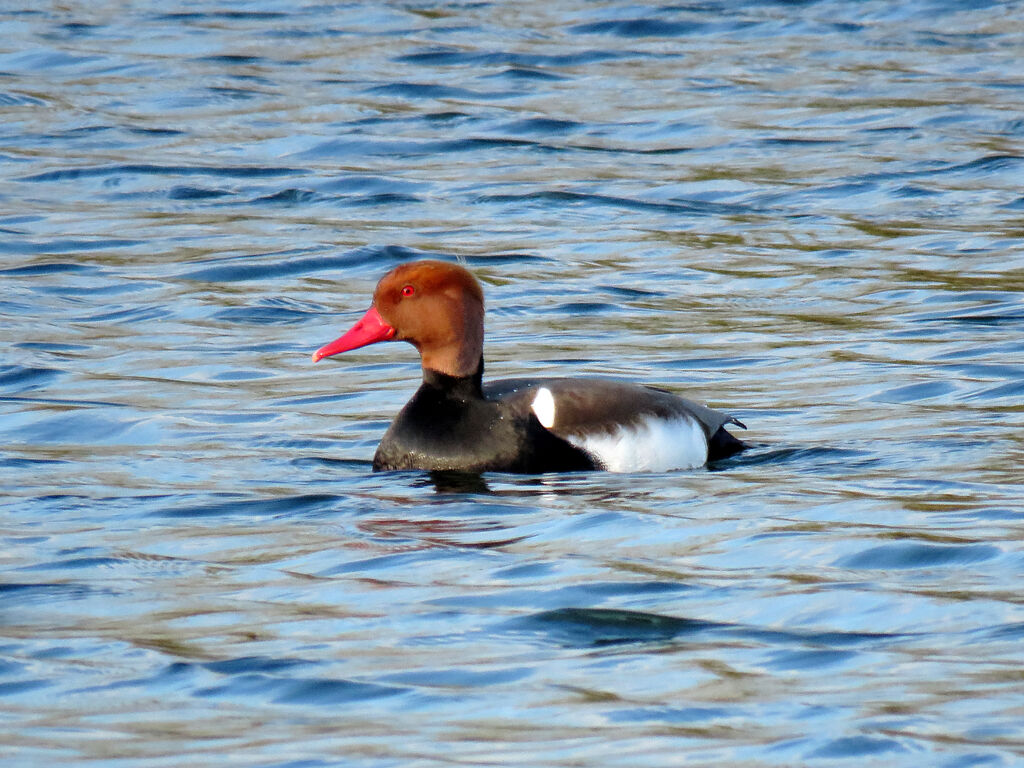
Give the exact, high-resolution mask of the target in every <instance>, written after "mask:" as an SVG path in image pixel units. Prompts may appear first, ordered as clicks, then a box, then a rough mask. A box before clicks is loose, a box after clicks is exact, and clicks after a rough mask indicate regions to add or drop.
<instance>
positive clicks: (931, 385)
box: [868, 381, 958, 403]
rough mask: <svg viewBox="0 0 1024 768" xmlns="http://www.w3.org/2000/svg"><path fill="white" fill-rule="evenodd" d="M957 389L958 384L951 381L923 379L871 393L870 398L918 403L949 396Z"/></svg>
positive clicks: (879, 400) (884, 401) (889, 401)
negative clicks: (915, 382)
mask: <svg viewBox="0 0 1024 768" xmlns="http://www.w3.org/2000/svg"><path fill="white" fill-rule="evenodd" d="M957 389H958V385H957V384H955V383H953V382H949V381H922V382H920V383H918V384H907V385H905V386H902V387H894V388H892V389H887V390H885V391H883V392H878V393H876V394H873V395H871V396H870V397H869V398H868V399H869V400H872V401H874V402H879V403H917V402H920V401H922V400H934V399H936V398H944V397H947V396H949V395H951V394H952V393H954V392H956V391H957Z"/></svg>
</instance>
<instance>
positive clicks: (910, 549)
mask: <svg viewBox="0 0 1024 768" xmlns="http://www.w3.org/2000/svg"><path fill="white" fill-rule="evenodd" d="M1001 554H1002V551H1001V550H1000V549H999V547H996V546H993V545H991V544H922V543H919V542H912V541H901V542H898V543H894V544H882V545H880V546H876V547H870V548H868V549H865V550H862V551H861V552H857V553H856V554H853V555H848V556H846V557H842V558H840V559H839V560H837V561H836V562H835V565H836V566H837V567H839V568H856V569H868V570H890V569H907V568H944V567H951V566H967V565H971V564H973V563H981V562H985V561H986V560H993V559H995V558H997V557H999V556H1000V555H1001Z"/></svg>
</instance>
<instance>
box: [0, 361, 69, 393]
mask: <svg viewBox="0 0 1024 768" xmlns="http://www.w3.org/2000/svg"><path fill="white" fill-rule="evenodd" d="M64 373H65V372H64V371H58V370H55V369H53V368H26V367H25V366H21V365H0V391H2V392H30V391H32V390H34V389H40V388H42V387H45V386H47V385H49V384H52V383H53V381H54V380H55V379H57V378H59V377H60V376H62V375H64Z"/></svg>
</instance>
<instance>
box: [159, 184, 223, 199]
mask: <svg viewBox="0 0 1024 768" xmlns="http://www.w3.org/2000/svg"><path fill="white" fill-rule="evenodd" d="M233 194H235V193H234V192H232V191H231V190H227V189H211V188H209V187H190V186H177V187H171V189H170V190H168V192H167V197H168V199H170V200H212V199H216V198H219V197H228V196H230V195H233Z"/></svg>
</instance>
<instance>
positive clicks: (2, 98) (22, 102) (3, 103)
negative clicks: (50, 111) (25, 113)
mask: <svg viewBox="0 0 1024 768" xmlns="http://www.w3.org/2000/svg"><path fill="white" fill-rule="evenodd" d="M45 105H46V102H45V101H42V100H40V99H36V98H33V97H32V96H26V95H25V94H22V93H5V92H4V91H0V107H42V106H45Z"/></svg>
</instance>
